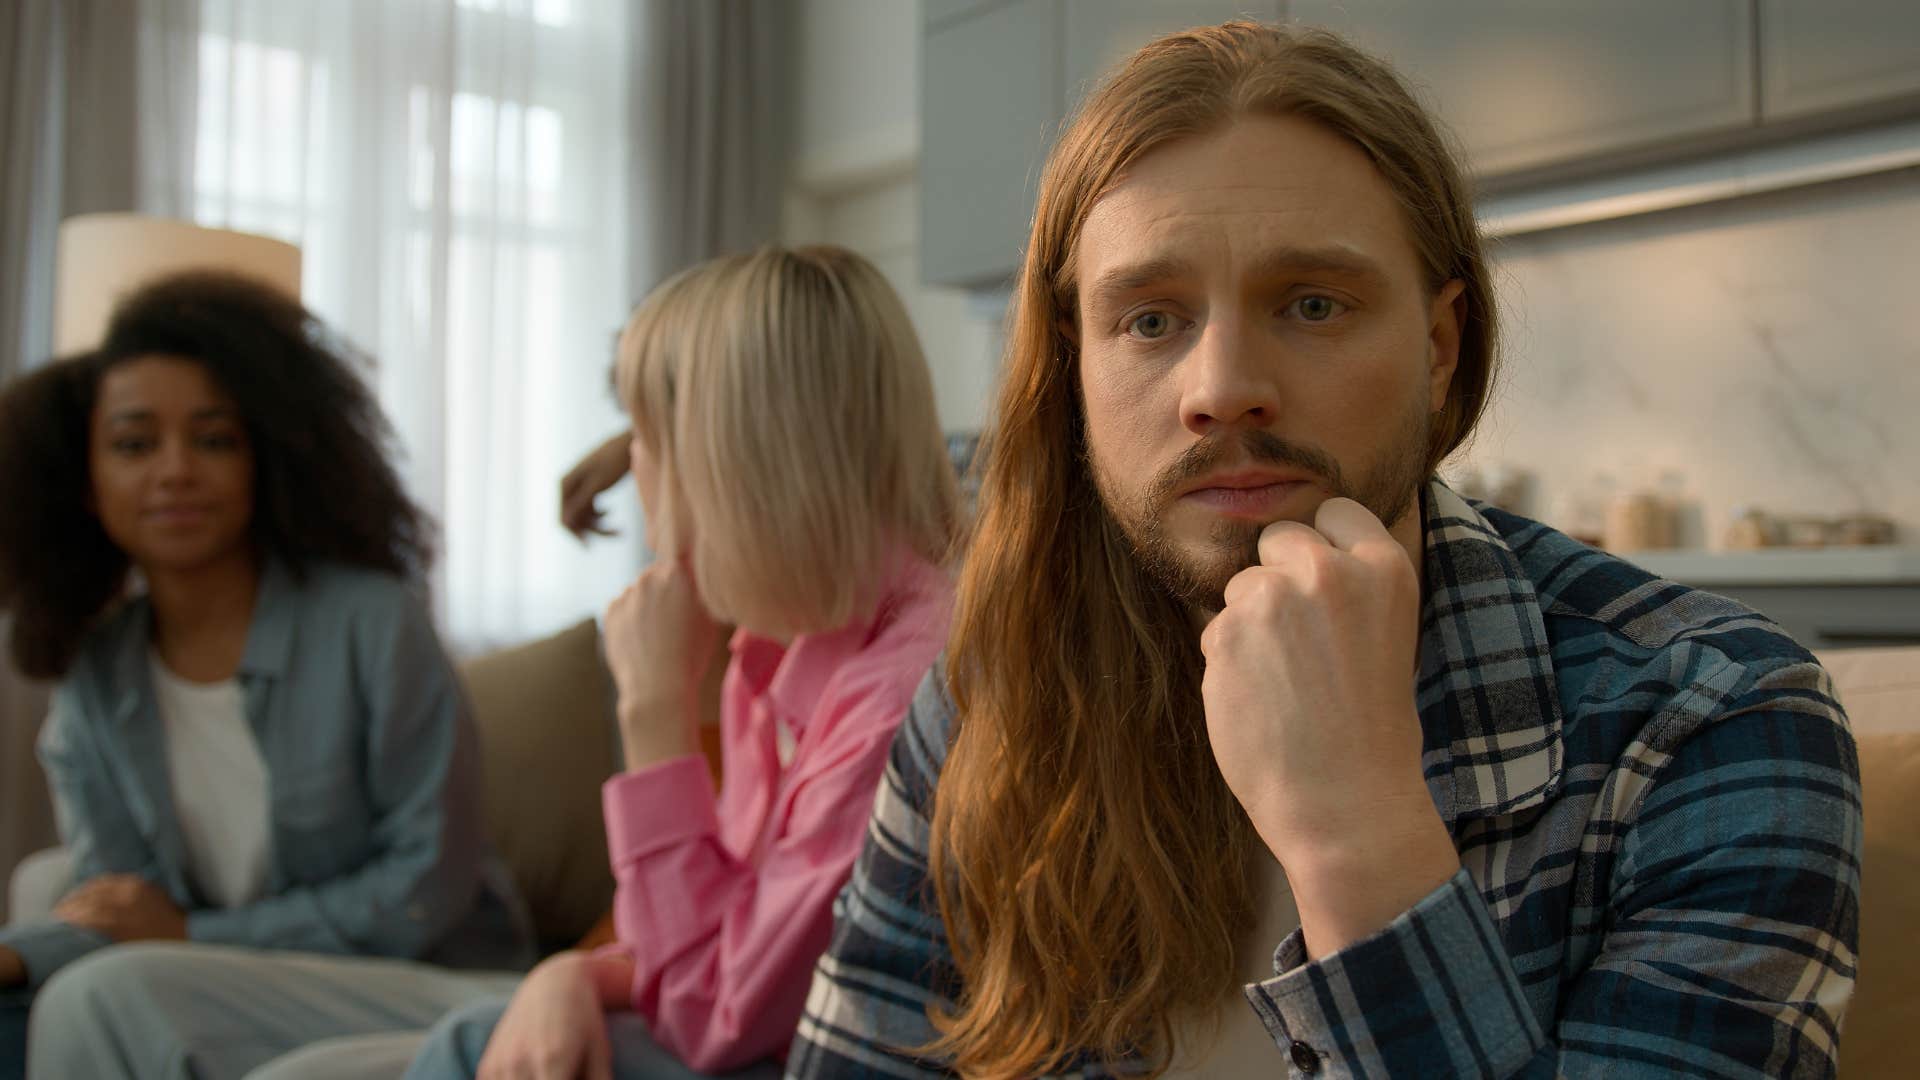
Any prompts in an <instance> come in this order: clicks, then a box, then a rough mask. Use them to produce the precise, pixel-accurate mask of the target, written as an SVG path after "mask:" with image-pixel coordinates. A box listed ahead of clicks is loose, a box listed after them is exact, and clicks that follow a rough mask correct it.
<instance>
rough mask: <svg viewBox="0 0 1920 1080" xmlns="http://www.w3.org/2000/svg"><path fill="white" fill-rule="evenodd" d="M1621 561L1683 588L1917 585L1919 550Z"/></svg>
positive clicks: (1654, 556) (1652, 555)
mask: <svg viewBox="0 0 1920 1080" xmlns="http://www.w3.org/2000/svg"><path fill="white" fill-rule="evenodd" d="M1621 557H1622V558H1624V559H1626V560H1628V561H1629V562H1632V563H1634V564H1636V565H1639V566H1642V567H1645V568H1646V569H1647V570H1649V571H1651V572H1653V573H1655V574H1658V575H1660V576H1661V577H1664V578H1670V579H1672V580H1674V581H1678V582H1681V583H1683V584H1686V585H1697V586H1701V587H1703V588H1713V587H1715V586H1721V585H1915V584H1920V547H1900V546H1895V545H1890V544H1889V545H1874V546H1863V547H1828V548H1762V549H1760V550H1758V551H1702V550H1673V551H1635V552H1627V553H1625V554H1623V555H1622V556H1621Z"/></svg>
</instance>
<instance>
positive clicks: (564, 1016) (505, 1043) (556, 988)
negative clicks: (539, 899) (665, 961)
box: [479, 952, 633, 1080]
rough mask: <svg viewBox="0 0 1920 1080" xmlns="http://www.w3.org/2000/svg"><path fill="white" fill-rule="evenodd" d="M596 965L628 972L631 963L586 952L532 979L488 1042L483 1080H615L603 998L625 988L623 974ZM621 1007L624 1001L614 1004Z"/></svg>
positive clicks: (544, 967) (552, 963)
mask: <svg viewBox="0 0 1920 1080" xmlns="http://www.w3.org/2000/svg"><path fill="white" fill-rule="evenodd" d="M596 965H612V966H616V967H618V968H621V969H624V971H625V975H626V979H627V980H628V981H631V979H632V977H633V968H632V965H631V964H627V963H624V962H622V961H619V960H612V961H595V960H593V959H592V958H591V957H589V956H588V955H587V954H586V953H581V952H564V953H561V954H559V955H558V956H555V957H553V958H551V959H549V960H547V961H546V962H544V963H542V964H541V965H540V966H539V967H536V968H534V969H533V972H532V973H531V974H529V975H528V976H527V979H526V981H525V982H523V983H521V984H520V989H519V990H517V991H515V992H514V995H513V1000H512V1001H511V1002H509V1003H508V1005H507V1011H506V1013H505V1014H504V1015H503V1016H501V1017H500V1023H499V1024H498V1025H497V1026H495V1027H494V1029H493V1036H492V1037H491V1038H489V1039H488V1040H487V1050H486V1053H485V1054H483V1055H481V1058H480V1072H479V1080H508V1078H513V1080H528V1078H532V1080H575V1078H576V1077H582V1076H584V1077H587V1078H588V1080H611V1077H612V1075H613V1066H612V1050H611V1048H610V1047H609V1046H608V1045H607V1020H606V1009H607V1007H608V1002H606V1001H605V1000H604V997H605V995H606V994H607V993H608V992H609V991H613V990H615V989H617V988H622V987H623V986H624V984H621V983H620V982H619V973H618V971H614V972H611V973H596V970H595V968H596ZM601 975H609V976H610V977H605V978H603V977H601ZM614 1004H615V1005H616V1006H617V1005H618V1004H620V1003H618V1002H616V1003H614Z"/></svg>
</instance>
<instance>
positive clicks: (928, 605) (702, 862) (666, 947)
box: [601, 556, 953, 1072]
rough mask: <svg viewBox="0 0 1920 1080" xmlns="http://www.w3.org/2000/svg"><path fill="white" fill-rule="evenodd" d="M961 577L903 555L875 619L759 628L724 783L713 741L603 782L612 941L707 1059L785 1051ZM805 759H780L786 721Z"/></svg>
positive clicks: (638, 982)
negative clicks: (783, 632)
mask: <svg viewBox="0 0 1920 1080" xmlns="http://www.w3.org/2000/svg"><path fill="white" fill-rule="evenodd" d="M952 597H953V586H952V582H951V581H950V580H949V579H948V577H947V576H946V574H945V572H943V571H942V570H940V569H939V568H938V567H935V566H933V565H932V564H930V563H928V562H926V561H925V560H923V559H920V558H918V557H913V556H909V557H907V558H903V559H901V560H899V569H898V570H897V571H896V572H895V573H894V574H892V575H891V577H890V578H889V580H888V581H887V583H886V587H885V589H884V591H883V593H882V600H881V602H880V604H879V606H878V607H877V609H876V611H875V614H874V616H873V617H872V618H869V619H865V620H861V621H858V622H856V623H854V624H852V625H849V626H845V627H842V628H841V629H839V630H834V631H829V632H827V633H822V634H807V635H803V636H801V637H799V638H796V639H794V641H793V643H792V644H791V645H790V646H782V645H781V644H780V643H778V642H776V641H771V640H769V639H767V638H763V637H758V636H755V635H753V634H750V633H748V632H746V631H744V630H742V631H740V632H738V633H736V634H735V635H734V637H733V641H732V644H731V652H732V661H731V662H730V663H729V664H728V665H727V673H726V682H725V685H724V687H723V689H722V691H721V699H720V725H721V761H722V767H723V771H724V773H725V777H724V780H723V782H722V784H721V789H720V793H719V795H718V797H716V796H715V795H714V791H713V781H712V779H711V777H710V775H709V773H708V770H707V762H706V759H705V758H703V757H701V756H700V755H698V754H688V755H687V756H685V757H679V758H674V759H673V760H671V761H664V762H661V763H659V764H657V765H653V766H650V767H648V768H645V769H642V770H640V771H638V772H629V773H624V774H622V775H620V776H616V777H614V778H613V779H611V780H608V781H607V783H606V785H605V787H604V788H603V789H602V791H601V802H602V805H603V807H604V809H605V812H606V818H607V847H608V852H609V854H610V856H611V858H612V863H613V874H614V879H615V881H616V882H617V883H618V889H617V891H616V892H615V893H614V899H613V922H614V930H615V932H616V933H617V935H618V937H619V941H620V944H619V945H618V946H611V947H612V948H618V949H620V950H622V951H624V952H625V953H626V954H628V955H629V956H631V957H632V958H633V963H634V979H633V1008H634V1010H635V1011H636V1012H639V1013H640V1014H641V1015H643V1016H645V1017H646V1018H647V1021H648V1024H649V1025H650V1030H651V1032H652V1034H653V1037H654V1038H655V1039H656V1040H657V1041H658V1042H659V1043H660V1045H662V1046H664V1047H665V1048H666V1049H668V1050H670V1051H672V1052H673V1054H674V1056H676V1057H678V1058H679V1059H680V1060H681V1061H682V1062H683V1063H685V1064H686V1065H687V1066H688V1067H690V1068H692V1069H694V1070H695V1071H697V1072H720V1071H724V1070H728V1069H733V1068H738V1067H740V1066H742V1065H746V1064H748V1063H751V1062H754V1061H759V1060H763V1059H765V1058H768V1057H778V1058H781V1059H782V1060H784V1059H785V1057H786V1052H787V1047H788V1044H789V1043H791V1042H792V1040H793V1033H794V1029H795V1028H796V1027H797V1026H798V1025H799V1022H800V1011H801V1007H802V1006H803V1005H804V1003H805V1001H806V995H807V986H808V983H809V981H810V978H811V975H812V971H813V965H814V962H815V961H816V960H818V959H819V957H820V954H821V953H823V952H825V951H826V948H827V943H828V939H829V937H830V936H831V934H832V930H833V898H834V895H835V894H836V893H838V892H839V890H840V887H841V886H842V885H844V884H845V883H846V880H847V877H848V875H849V874H850V873H851V872H852V869H853V860H854V857H855V856H856V855H858V854H859V851H860V845H861V842H862V841H863V840H864V839H865V836H866V830H867V817H868V814H869V813H870V812H871V811H872V809H873V797H874V792H875V791H876V789H877V787H878V785H879V783H880V775H881V772H882V771H883V770H884V769H885V767H886V761H887V751H888V747H889V746H890V744H891V743H892V740H893V733H894V730H895V729H896V728H898V727H899V725H900V721H901V720H902V719H903V718H904V717H905V716H906V713H907V706H908V705H909V704H910V703H911V702H912V700H913V692H914V688H915V687H916V686H918V685H919V682H920V680H921V678H922V677H923V676H924V675H925V674H926V672H927V670H928V668H930V667H931V666H932V665H933V662H934V659H935V657H936V656H937V655H938V653H939V651H940V648H941V646H942V645H943V644H944V643H945V641H946V636H947V621H948V617H949V615H950V613H951V606H952ZM781 728H785V729H786V734H787V735H788V736H791V740H792V741H791V743H790V744H789V745H790V746H791V748H792V749H791V755H792V756H791V760H790V761H789V762H788V764H786V765H784V766H783V765H782V764H781V761H780V743H781V741H782V737H781V732H780V729H781Z"/></svg>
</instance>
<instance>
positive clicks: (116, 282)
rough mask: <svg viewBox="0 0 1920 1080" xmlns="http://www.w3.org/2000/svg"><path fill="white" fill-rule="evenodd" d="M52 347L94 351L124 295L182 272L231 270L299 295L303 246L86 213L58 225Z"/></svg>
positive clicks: (136, 217)
mask: <svg viewBox="0 0 1920 1080" xmlns="http://www.w3.org/2000/svg"><path fill="white" fill-rule="evenodd" d="M59 248H60V250H59V256H58V259H59V262H58V268H57V269H56V271H55V275H54V292H53V349H54V353H55V354H56V355H59V356H65V355H67V354H69V353H73V352H77V351H79V350H82V349H89V348H92V347H93V346H95V345H98V344H99V343H100V339H101V338H102V337H103V336H104V335H105V334H106V330H107V317H108V316H109V315H111V314H112V312H113V306H114V305H115V304H117V303H119V302H120V301H121V300H122V299H123V298H125V297H126V296H127V294H129V293H131V292H133V291H134V290H135V289H138V288H139V287H140V286H142V285H145V284H147V283H148V282H150V281H152V280H154V279H155V278H158V277H164V276H166V275H168V274H172V273H177V272H179V271H182V270H227V271H231V272H233V273H236V274H245V275H247V276H248V277H253V278H258V279H259V280H261V281H264V282H266V283H267V284H269V285H272V286H274V287H275V288H278V289H280V290H281V291H283V292H285V293H286V294H287V295H288V296H291V297H293V298H294V299H295V300H298V299H299V298H300V249H299V248H297V247H294V246H293V245H292V244H288V243H285V242H283V241H280V240H274V239H271V238H269V237H265V236H255V235H253V234H252V233H242V232H232V231H230V230H227V229H207V228H202V227H200V226H198V225H190V224H188V223H187V222H184V221H171V220H168V219H166V218H154V217H145V216H143V215H140V214H81V215H79V216H76V217H70V218H68V219H67V220H65V221H63V222H61V223H60V241H59Z"/></svg>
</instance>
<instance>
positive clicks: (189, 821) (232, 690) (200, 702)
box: [147, 653, 271, 907]
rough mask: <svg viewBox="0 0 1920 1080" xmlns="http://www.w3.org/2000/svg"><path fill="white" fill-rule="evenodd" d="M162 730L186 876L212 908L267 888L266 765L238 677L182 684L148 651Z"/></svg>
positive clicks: (238, 902) (231, 904) (249, 898)
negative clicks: (164, 736)
mask: <svg viewBox="0 0 1920 1080" xmlns="http://www.w3.org/2000/svg"><path fill="white" fill-rule="evenodd" d="M147 660H148V665H149V667H151V668H152V671H153V689H154V696H155V699H156V703H157V704H158V706H159V709H160V722H161V724H162V725H163V726H164V727H165V730H166V733H167V778H168V780H169V781H170V782H171V783H172V786H173V812H174V814H175V815H176V816H177V817H178V818H179V822H180V833H181V835H182V836H183V837H184V838H185V839H186V848H187V872H188V873H189V874H190V875H192V877H193V881H194V884H195V885H197V886H199V889H200V893H201V895H203V896H205V897H206V898H207V900H208V901H209V902H210V903H212V904H214V905H215V906H217V907H239V906H241V905H242V904H248V903H252V902H253V901H255V900H258V899H259V898H260V895H261V893H262V892H264V891H265V889H266V883H267V857H268V854H269V851H268V845H269V843H270V841H271V835H270V833H269V831H268V821H267V762H266V759H265V758H263V757H261V756H260V746H259V744H258V743H257V742H255V741H254V738H253V729H252V728H251V727H249V726H248V724H247V708H246V695H245V693H244V691H243V690H242V689H241V686H240V682H239V680H237V679H228V680H226V681H225V682H218V683H196V682H188V681H187V680H185V679H182V678H181V677H180V676H178V675H175V674H174V673H173V672H172V671H171V670H169V669H168V668H167V665H166V664H165V663H163V662H162V661H161V659H160V657H159V656H158V655H157V654H153V653H149V654H148V658H147Z"/></svg>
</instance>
